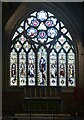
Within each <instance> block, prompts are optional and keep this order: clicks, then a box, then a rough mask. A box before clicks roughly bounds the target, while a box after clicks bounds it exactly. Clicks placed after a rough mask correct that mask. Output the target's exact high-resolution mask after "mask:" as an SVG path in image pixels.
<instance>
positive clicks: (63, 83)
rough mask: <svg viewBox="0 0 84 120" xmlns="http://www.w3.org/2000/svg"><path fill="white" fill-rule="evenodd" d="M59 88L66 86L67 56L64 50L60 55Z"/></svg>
mask: <svg viewBox="0 0 84 120" xmlns="http://www.w3.org/2000/svg"><path fill="white" fill-rule="evenodd" d="M59 86H66V54H65V53H64V51H63V50H61V52H60V53H59Z"/></svg>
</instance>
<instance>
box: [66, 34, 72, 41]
mask: <svg viewBox="0 0 84 120" xmlns="http://www.w3.org/2000/svg"><path fill="white" fill-rule="evenodd" d="M66 36H67V37H69V39H70V40H72V37H71V35H70V33H69V32H68V33H67V34H66Z"/></svg>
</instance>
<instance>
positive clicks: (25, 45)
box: [23, 41, 31, 52]
mask: <svg viewBox="0 0 84 120" xmlns="http://www.w3.org/2000/svg"><path fill="white" fill-rule="evenodd" d="M30 47H31V45H30V44H29V43H28V41H26V43H25V44H24V45H23V48H24V49H25V50H26V52H28V50H29V49H30Z"/></svg>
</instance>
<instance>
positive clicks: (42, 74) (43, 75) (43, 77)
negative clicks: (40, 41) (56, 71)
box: [38, 46, 47, 86]
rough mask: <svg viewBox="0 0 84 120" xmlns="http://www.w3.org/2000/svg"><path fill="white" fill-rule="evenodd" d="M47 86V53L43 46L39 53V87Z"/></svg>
mask: <svg viewBox="0 0 84 120" xmlns="http://www.w3.org/2000/svg"><path fill="white" fill-rule="evenodd" d="M39 85H40V86H46V85H47V52H46V49H45V48H44V47H43V46H42V47H41V48H40V49H39V52H38V86H39Z"/></svg>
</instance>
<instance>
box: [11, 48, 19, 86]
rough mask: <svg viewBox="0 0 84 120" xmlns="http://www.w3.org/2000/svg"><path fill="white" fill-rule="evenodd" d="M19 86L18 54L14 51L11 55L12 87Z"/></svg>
mask: <svg viewBox="0 0 84 120" xmlns="http://www.w3.org/2000/svg"><path fill="white" fill-rule="evenodd" d="M16 85H17V53H16V52H15V50H14V49H13V50H12V51H11V53H10V86H16Z"/></svg>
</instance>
